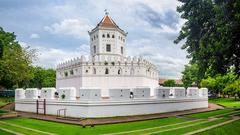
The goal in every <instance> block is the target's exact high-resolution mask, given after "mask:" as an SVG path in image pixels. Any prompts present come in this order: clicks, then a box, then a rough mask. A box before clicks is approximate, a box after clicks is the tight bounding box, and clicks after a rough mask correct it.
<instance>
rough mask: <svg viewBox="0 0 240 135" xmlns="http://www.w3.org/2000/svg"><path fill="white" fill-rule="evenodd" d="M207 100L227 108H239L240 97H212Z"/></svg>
mask: <svg viewBox="0 0 240 135" xmlns="http://www.w3.org/2000/svg"><path fill="white" fill-rule="evenodd" d="M209 102H211V103H215V104H219V105H222V106H224V107H227V108H240V99H236V100H235V98H212V99H209Z"/></svg>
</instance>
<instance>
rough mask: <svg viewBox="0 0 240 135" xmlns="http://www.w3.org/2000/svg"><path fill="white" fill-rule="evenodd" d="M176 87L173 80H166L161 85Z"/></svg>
mask: <svg viewBox="0 0 240 135" xmlns="http://www.w3.org/2000/svg"><path fill="white" fill-rule="evenodd" d="M175 85H176V83H175V80H166V81H164V83H163V86H168V87H174V86H175Z"/></svg>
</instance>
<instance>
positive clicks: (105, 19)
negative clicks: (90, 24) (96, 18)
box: [98, 15, 118, 28]
mask: <svg viewBox="0 0 240 135" xmlns="http://www.w3.org/2000/svg"><path fill="white" fill-rule="evenodd" d="M98 25H99V26H102V27H109V28H117V27H118V26H117V25H116V23H115V22H114V21H113V20H112V18H111V17H109V16H108V15H106V16H104V17H103V19H102V20H101V21H100V23H99V24H98Z"/></svg>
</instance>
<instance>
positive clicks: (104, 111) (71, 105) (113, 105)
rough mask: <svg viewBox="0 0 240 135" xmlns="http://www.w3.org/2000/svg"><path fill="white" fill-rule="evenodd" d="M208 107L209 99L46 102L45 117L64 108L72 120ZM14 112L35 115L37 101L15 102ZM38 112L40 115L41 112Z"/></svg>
mask: <svg viewBox="0 0 240 135" xmlns="http://www.w3.org/2000/svg"><path fill="white" fill-rule="evenodd" d="M40 107H41V104H40ZM207 107H208V98H181V99H141V100H140V99H139V100H137V99H129V100H118V101H113V100H101V101H59V100H47V101H46V113H47V114H53V115H56V114H57V110H58V109H67V116H71V117H113V116H126V115H141V114H153V113H163V112H172V111H181V110H189V109H196V108H207ZM15 110H16V111H26V112H36V100H34V99H31V100H30V99H24V100H16V104H15ZM42 111H43V110H42ZM39 112H40V113H41V110H40V111H39Z"/></svg>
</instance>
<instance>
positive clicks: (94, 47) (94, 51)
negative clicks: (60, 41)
mask: <svg viewBox="0 0 240 135" xmlns="http://www.w3.org/2000/svg"><path fill="white" fill-rule="evenodd" d="M93 53H96V46H95V45H94V46H93Z"/></svg>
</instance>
